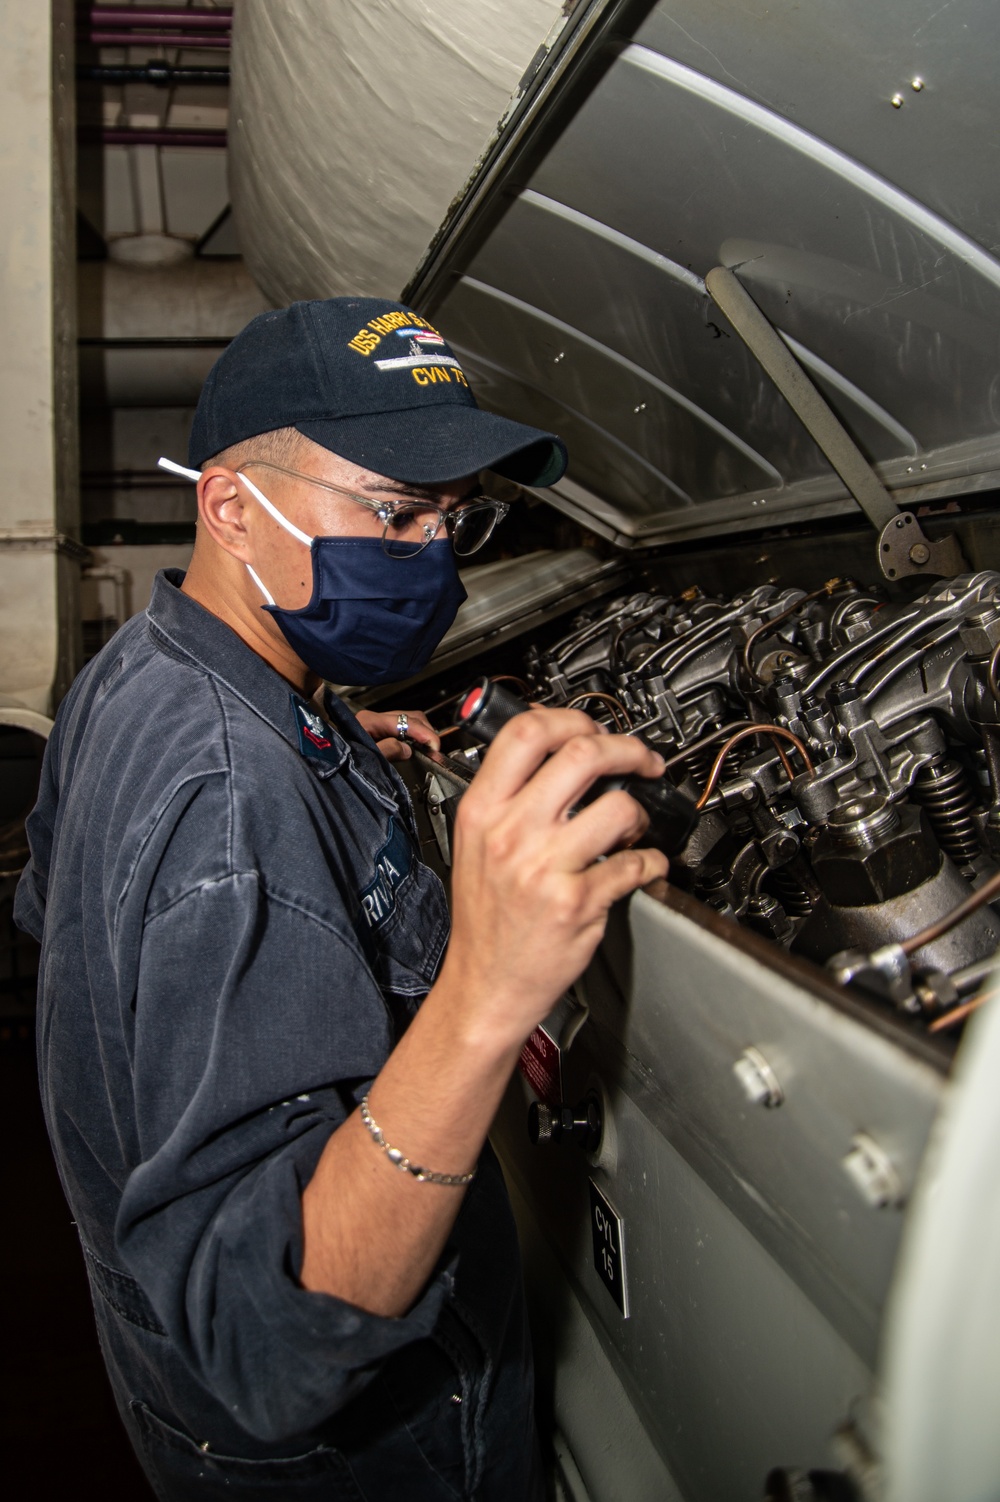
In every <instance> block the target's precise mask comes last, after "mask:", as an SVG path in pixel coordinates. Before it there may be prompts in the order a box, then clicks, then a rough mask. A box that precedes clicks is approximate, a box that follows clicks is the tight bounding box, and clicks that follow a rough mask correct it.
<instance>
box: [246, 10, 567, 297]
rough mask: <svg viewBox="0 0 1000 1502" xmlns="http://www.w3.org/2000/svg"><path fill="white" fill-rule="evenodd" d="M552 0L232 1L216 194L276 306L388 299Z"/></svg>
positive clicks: (415, 257) (546, 18)
mask: <svg viewBox="0 0 1000 1502" xmlns="http://www.w3.org/2000/svg"><path fill="white" fill-rule="evenodd" d="M562 11H563V7H562V5H561V3H560V0H464V3H462V4H461V5H458V4H456V3H455V0H284V3H283V4H282V5H280V6H279V5H273V4H269V3H268V0H242V3H241V5H240V6H239V8H238V10H237V13H236V22H235V26H234V31H233V54H232V59H231V62H232V92H231V108H230V130H229V161H230V190H231V196H232V201H233V212H234V216H235V221H236V229H237V233H238V235H239V241H240V246H241V248H242V251H243V255H244V258H245V259H246V262H247V265H248V266H249V268H250V270H251V271H252V272H253V274H254V276H255V278H256V279H257V281H258V282H259V283H260V285H261V287H262V288H263V289H264V291H265V293H266V294H267V295H268V296H269V297H270V298H271V299H272V300H273V302H274V303H275V304H277V305H282V304H285V303H289V302H292V301H294V300H295V299H296V298H307V297H331V296H336V295H338V294H341V293H350V292H357V293H362V294H366V295H369V296H380V297H397V296H398V295H399V291H400V289H401V288H402V287H403V286H404V285H405V283H406V282H407V280H408V279H409V277H410V275H411V273H412V272H413V270H414V268H415V266H416V264H417V262H418V261H419V259H420V257H421V256H422V254H423V252H424V250H425V249H426V247H427V245H428V244H429V242H430V240H431V238H432V237H433V235H434V233H435V231H436V230H437V228H438V226H439V224H440V223H441V221H442V219H443V218H444V216H445V214H446V212H447V210H448V207H449V205H450V203H451V202H452V200H453V198H454V197H455V196H456V194H457V193H458V192H459V191H460V189H461V188H462V187H463V185H464V183H465V182H466V180H467V178H468V176H469V174H470V173H471V172H472V170H473V168H474V167H475V165H476V162H477V160H478V158H479V156H480V154H481V153H482V151H483V148H484V147H485V145H486V143H487V142H488V140H489V138H490V136H491V134H492V132H493V130H494V128H495V126H496V123H497V121H498V120H499V118H500V117H501V115H502V114H503V113H504V111H505V109H506V107H507V104H508V102H509V99H510V96H511V94H512V93H513V91H514V90H515V88H516V87H517V84H518V82H519V80H520V79H521V77H522V75H523V74H524V72H525V70H526V68H527V67H528V64H529V63H530V62H531V60H532V58H533V57H534V56H535V54H536V53H537V51H538V49H539V47H540V46H541V44H542V43H543V41H544V40H545V38H546V36H547V34H548V33H549V32H550V31H551V29H552V27H553V26H554V25H555V24H556V23H557V22H559V20H560V19H561V17H562Z"/></svg>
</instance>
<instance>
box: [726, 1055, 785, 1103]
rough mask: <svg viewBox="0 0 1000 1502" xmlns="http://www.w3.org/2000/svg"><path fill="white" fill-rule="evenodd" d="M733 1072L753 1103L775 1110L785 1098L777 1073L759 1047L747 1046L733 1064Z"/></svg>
mask: <svg viewBox="0 0 1000 1502" xmlns="http://www.w3.org/2000/svg"><path fill="white" fill-rule="evenodd" d="M733 1073H734V1074H735V1076H736V1078H737V1079H738V1080H739V1082H740V1084H741V1085H742V1086H743V1090H744V1092H745V1094H746V1098H747V1100H749V1101H750V1102H751V1103H752V1104H753V1105H755V1106H767V1108H768V1109H769V1110H773V1109H774V1107H775V1106H780V1105H781V1102H782V1101H783V1100H784V1098H785V1095H784V1091H783V1090H782V1088H781V1086H780V1085H779V1084H778V1078H777V1075H776V1074H775V1072H774V1070H773V1069H772V1068H771V1066H770V1064H769V1063H768V1062H767V1060H766V1059H765V1057H764V1055H763V1054H762V1053H761V1052H760V1050H759V1049H757V1048H745V1049H744V1050H743V1052H742V1053H741V1054H740V1056H739V1058H738V1059H737V1060H736V1063H735V1064H734V1065H733Z"/></svg>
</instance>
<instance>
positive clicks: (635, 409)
mask: <svg viewBox="0 0 1000 1502" xmlns="http://www.w3.org/2000/svg"><path fill="white" fill-rule="evenodd" d="M645 410H646V403H645V402H640V403H639V405H638V407H633V408H632V411H633V412H645Z"/></svg>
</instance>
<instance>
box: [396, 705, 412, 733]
mask: <svg viewBox="0 0 1000 1502" xmlns="http://www.w3.org/2000/svg"><path fill="white" fill-rule="evenodd" d="M409 731H410V722H409V720H408V719H407V717H406V713H405V711H403V710H401V711H400V713H399V714H398V715H397V716H396V734H397V736H398V737H399V739H400V740H405V739H406V736H407V735H408V734H409Z"/></svg>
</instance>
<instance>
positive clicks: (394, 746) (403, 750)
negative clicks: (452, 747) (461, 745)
mask: <svg viewBox="0 0 1000 1502" xmlns="http://www.w3.org/2000/svg"><path fill="white" fill-rule="evenodd" d="M355 718H356V719H357V722H358V724H359V725H360V726H361V728H362V730H367V731H368V734H369V735H370V736H371V738H372V740H373V741H374V742H375V744H376V745H377V746H378V748H379V750H380V751H381V753H382V755H383V756H384V757H385V759H386V761H406V760H407V759H408V758H409V757H411V756H412V755H413V752H412V751H411V750H410V748H409V746H408V745H407V744H406V742H405V741H401V740H400V739H399V736H398V735H397V734H396V731H397V729H398V726H399V710H398V709H393V710H380V711H379V712H378V713H377V714H376V713H375V711H374V710H371V709H359V710H358V711H357V714H356V716H355ZM406 719H407V728H406V733H407V735H408V736H409V737H410V740H411V741H418V742H419V743H420V745H421V746H429V747H430V749H431V750H432V751H440V749H441V740H440V737H439V735H438V733H437V731H436V730H435V729H434V726H433V725H432V724H431V722H430V720H429V719H428V718H427V716H426V715H425V714H423V713H422V711H421V710H419V709H408V710H406Z"/></svg>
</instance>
